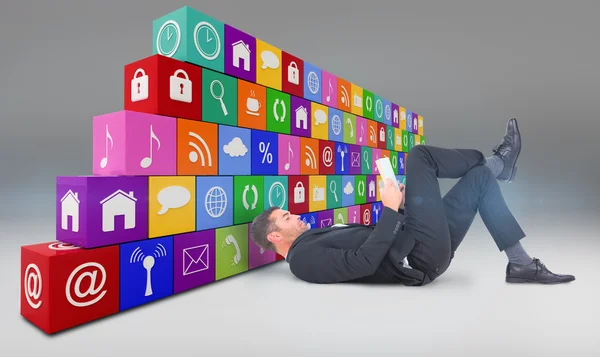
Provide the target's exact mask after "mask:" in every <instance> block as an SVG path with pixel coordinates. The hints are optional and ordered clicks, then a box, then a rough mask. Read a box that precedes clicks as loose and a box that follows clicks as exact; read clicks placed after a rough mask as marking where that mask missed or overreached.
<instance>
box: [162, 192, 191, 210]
mask: <svg viewBox="0 0 600 357" xmlns="http://www.w3.org/2000/svg"><path fill="white" fill-rule="evenodd" d="M191 198H192V194H191V193H190V191H188V189H187V188H185V187H183V186H168V187H165V188H163V189H162V190H160V192H159V193H158V203H159V204H160V205H161V208H160V211H158V214H159V215H163V214H165V213H167V211H168V210H170V209H172V208H179V207H183V206H185V205H186V204H187V203H188V202H190V199H191Z"/></svg>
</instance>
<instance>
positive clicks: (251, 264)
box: [248, 224, 275, 269]
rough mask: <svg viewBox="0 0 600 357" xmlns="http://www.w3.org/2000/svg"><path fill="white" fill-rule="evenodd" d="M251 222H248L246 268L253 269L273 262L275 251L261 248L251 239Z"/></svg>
mask: <svg viewBox="0 0 600 357" xmlns="http://www.w3.org/2000/svg"><path fill="white" fill-rule="evenodd" d="M251 227H252V224H248V269H254V268H258V267H261V266H263V265H267V264H269V263H273V262H275V252H273V251H271V250H263V249H262V248H261V247H259V246H258V245H257V244H256V243H254V241H253V240H252V232H251Z"/></svg>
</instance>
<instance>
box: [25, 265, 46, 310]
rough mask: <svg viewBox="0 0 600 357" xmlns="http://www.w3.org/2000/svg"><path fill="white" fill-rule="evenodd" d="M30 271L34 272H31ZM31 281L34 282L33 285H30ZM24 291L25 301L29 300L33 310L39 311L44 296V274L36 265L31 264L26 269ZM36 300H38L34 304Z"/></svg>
mask: <svg viewBox="0 0 600 357" xmlns="http://www.w3.org/2000/svg"><path fill="white" fill-rule="evenodd" d="M30 270H33V271H32V272H30ZM30 280H33V285H32V284H30ZM23 290H25V291H24V293H25V299H27V303H28V304H29V306H31V308H33V309H36V310H37V309H39V308H40V306H42V300H41V299H40V297H41V296H42V291H43V290H42V273H41V271H40V268H39V267H38V266H37V264H35V263H29V265H27V268H25V273H24V274H23ZM34 300H37V301H36V302H34Z"/></svg>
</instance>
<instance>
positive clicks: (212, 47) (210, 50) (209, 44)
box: [194, 21, 221, 61]
mask: <svg viewBox="0 0 600 357" xmlns="http://www.w3.org/2000/svg"><path fill="white" fill-rule="evenodd" d="M194 44H196V49H197V50H198V53H200V55H201V56H202V57H204V58H206V59H207V60H209V61H212V60H214V59H215V58H217V56H219V53H221V39H220V38H219V34H218V33H217V29H215V27H214V26H213V25H212V24H210V23H208V22H206V21H201V22H199V23H198V24H197V25H196V28H195V29H194Z"/></svg>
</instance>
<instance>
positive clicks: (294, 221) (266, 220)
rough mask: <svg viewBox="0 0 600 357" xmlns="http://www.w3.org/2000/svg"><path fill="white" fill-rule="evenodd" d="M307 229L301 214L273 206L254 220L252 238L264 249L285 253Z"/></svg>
mask: <svg viewBox="0 0 600 357" xmlns="http://www.w3.org/2000/svg"><path fill="white" fill-rule="evenodd" d="M307 230H308V226H307V225H306V223H304V222H302V220H301V219H300V216H298V215H295V214H291V213H290V212H288V211H284V210H282V209H280V208H279V207H271V208H269V209H267V210H266V211H264V212H263V213H261V214H260V215H258V216H257V217H256V218H254V220H253V221H252V240H253V241H254V243H256V245H258V246H259V247H261V248H263V249H266V250H271V251H274V252H277V253H279V254H281V255H285V254H287V251H288V249H289V247H290V246H291V245H292V243H293V242H294V241H295V240H296V238H298V236H300V234H302V233H303V232H305V231H307Z"/></svg>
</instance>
